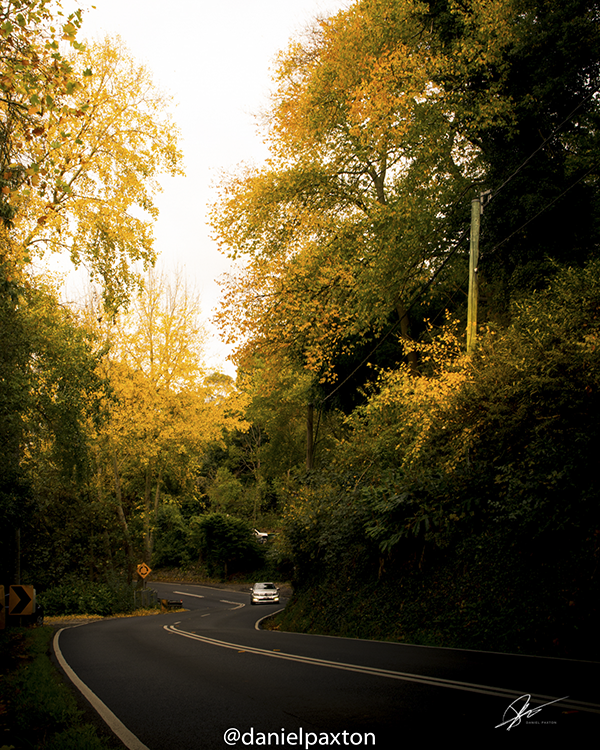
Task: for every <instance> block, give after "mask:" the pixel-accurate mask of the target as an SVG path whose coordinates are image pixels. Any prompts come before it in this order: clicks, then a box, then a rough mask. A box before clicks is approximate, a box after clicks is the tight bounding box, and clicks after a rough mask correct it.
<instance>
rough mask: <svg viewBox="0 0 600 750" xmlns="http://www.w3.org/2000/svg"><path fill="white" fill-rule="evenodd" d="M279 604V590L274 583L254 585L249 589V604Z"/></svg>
mask: <svg viewBox="0 0 600 750" xmlns="http://www.w3.org/2000/svg"><path fill="white" fill-rule="evenodd" d="M272 602H275V603H277V602H279V589H278V588H277V586H276V585H275V584H274V583H270V582H267V581H265V582H263V583H255V584H254V586H252V588H251V589H250V604H271V603H272Z"/></svg>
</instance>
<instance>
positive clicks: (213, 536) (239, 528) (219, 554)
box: [190, 513, 264, 576]
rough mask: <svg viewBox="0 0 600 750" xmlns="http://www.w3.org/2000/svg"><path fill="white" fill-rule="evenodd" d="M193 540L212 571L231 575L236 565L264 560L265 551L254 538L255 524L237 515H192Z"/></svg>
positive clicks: (243, 566)
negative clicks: (236, 516)
mask: <svg viewBox="0 0 600 750" xmlns="http://www.w3.org/2000/svg"><path fill="white" fill-rule="evenodd" d="M190 544H191V546H192V548H193V549H195V550H196V552H197V554H199V555H200V559H201V560H202V562H203V563H205V565H206V567H207V569H208V574H209V575H214V574H218V575H221V574H222V575H224V576H227V575H228V574H229V573H231V572H233V570H234V569H237V570H244V569H252V568H254V567H260V566H261V565H262V564H263V563H264V552H263V550H262V548H261V546H260V545H259V544H257V542H256V540H255V538H254V534H253V533H252V526H251V525H250V523H249V522H247V521H244V520H243V519H241V518H235V517H234V516H229V515H225V514H222V513H207V514H206V515H203V516H196V517H195V518H192V519H191V521H190Z"/></svg>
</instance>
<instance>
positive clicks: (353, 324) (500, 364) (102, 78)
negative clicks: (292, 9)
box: [0, 0, 600, 658]
mask: <svg viewBox="0 0 600 750" xmlns="http://www.w3.org/2000/svg"><path fill="white" fill-rule="evenodd" d="M17 6H18V7H17ZM598 12H599V11H598V6H597V3H596V2H595V1H592V0H567V1H565V2H561V3H550V2H546V0H493V1H492V0H490V2H487V3H481V2H474V1H471V0H465V2H462V3H455V2H449V1H448V2H446V1H445V0H440V1H439V2H438V1H437V0H436V2H433V1H429V0H424V1H421V0H419V1H417V0H357V1H356V2H354V3H352V4H350V5H349V7H348V8H347V9H346V10H344V11H341V12H340V13H338V14H337V15H336V16H334V17H332V18H327V19H318V20H316V21H315V23H314V24H313V25H312V26H311V27H310V28H309V29H308V30H307V32H306V33H305V34H303V35H299V36H298V38H296V39H294V40H292V41H291V43H290V45H289V47H288V48H287V49H285V50H283V51H282V52H281V54H280V56H279V57H278V60H277V63H276V68H275V73H274V80H273V92H272V99H271V102H270V105H269V107H268V108H267V111H266V112H265V113H264V118H263V124H264V127H265V139H266V142H267V143H268V145H269V147H270V149H271V158H270V160H269V161H268V162H265V164H263V165H262V166H258V167H256V168H250V167H245V166H242V167H240V169H239V170H238V171H237V172H236V173H234V174H232V175H229V176H228V177H224V178H223V181H222V183H221V184H220V190H219V193H218V195H217V197H216V199H215V203H214V206H213V207H212V214H211V216H212V218H211V222H212V227H213V232H214V238H215V240H216V241H217V242H219V244H220V246H221V248H222V250H223V252H224V253H226V254H228V255H229V256H230V257H232V258H235V259H236V261H237V263H236V271H235V273H232V274H231V275H230V276H228V277H227V279H226V280H225V281H224V283H223V297H222V308H221V310H220V312H219V313H218V316H217V317H218V320H219V321H220V325H221V327H222V331H223V335H224V337H225V338H226V339H227V340H228V341H229V342H230V343H231V344H232V345H233V346H234V355H233V356H234V359H235V363H236V365H237V367H238V371H237V378H236V379H235V380H234V379H232V378H230V377H228V376H226V375H223V374H222V373H219V372H213V371H212V370H211V369H210V368H208V367H207V366H206V362H205V334H204V331H203V327H202V324H201V308H200V302H201V301H200V300H199V299H198V296H197V295H196V294H195V292H194V290H193V289H191V288H190V287H189V286H188V284H187V283H186V279H185V278H184V277H183V276H182V275H181V274H177V273H171V274H170V273H167V272H166V271H162V270H160V267H154V263H155V260H156V258H155V253H154V249H153V244H152V231H151V229H152V217H153V216H154V215H155V213H156V208H155V206H154V202H153V197H154V192H155V189H156V186H157V182H156V181H157V180H158V179H159V178H160V175H161V174H171V175H173V174H179V173H180V170H181V153H180V151H179V146H178V142H177V130H176V128H175V127H174V126H173V123H172V122H171V119H170V115H169V102H168V99H167V98H165V97H164V96H163V95H162V94H161V93H160V92H158V91H157V90H156V89H155V87H154V86H153V84H152V81H151V77H150V74H149V72H148V71H146V70H145V69H143V68H142V67H141V66H137V64H136V63H135V61H133V60H131V59H130V57H129V55H128V53H127V51H126V50H125V49H124V48H123V46H122V44H121V43H120V42H117V41H116V40H113V41H111V40H107V41H106V42H104V43H103V44H101V45H97V44H90V45H87V46H86V45H84V44H83V43H82V42H81V41H80V38H82V37H83V36H85V25H84V23H83V22H82V16H81V14H79V13H75V14H73V15H72V16H71V17H70V18H68V19H66V18H62V17H61V22H60V23H61V24H62V27H61V28H60V29H59V28H58V26H59V23H58V20H57V18H58V17H57V18H54V17H53V16H52V13H51V10H50V6H49V4H48V3H47V2H46V0H26V1H25V2H20V3H8V4H5V5H3V6H2V8H1V9H0V15H1V19H0V20H1V21H2V23H0V34H1V35H2V42H3V45H4V47H3V49H8V50H10V51H11V54H10V55H8V54H7V55H4V56H3V57H2V58H1V60H0V64H1V65H2V76H0V88H1V94H2V96H1V97H0V112H1V113H2V117H0V136H1V139H0V145H1V148H0V160H1V164H0V218H1V219H2V223H1V226H0V291H1V292H2V294H1V295H0V374H1V378H0V417H1V419H0V450H1V452H2V459H3V472H2V475H1V476H0V570H2V571H3V576H4V580H3V583H4V585H5V586H8V585H10V584H11V583H14V582H15V580H16V578H17V576H18V575H19V573H20V578H21V582H23V583H32V584H34V585H35V586H36V588H37V590H38V595H39V598H40V601H42V602H43V604H44V606H45V607H46V614H47V615H51V614H54V615H62V614H65V615H66V614H75V613H77V612H79V613H82V612H86V613H92V612H96V613H98V614H99V615H112V614H115V613H118V612H128V611H129V610H130V609H131V607H132V606H133V603H132V595H131V594H132V581H134V580H135V577H136V566H137V565H138V564H139V563H141V562H145V563H146V564H147V565H148V566H149V567H150V568H152V570H153V575H155V576H156V578H157V580H159V579H160V578H161V576H172V575H173V571H176V576H177V577H180V578H181V580H195V581H215V582H232V581H242V582H243V581H251V580H257V579H263V580H264V579H266V580H275V581H280V582H281V581H290V582H292V583H293V587H294V594H293V597H292V600H291V602H290V604H289V605H288V608H287V610H286V612H285V613H282V614H281V615H279V616H278V617H277V618H275V620H274V622H273V623H272V626H273V627H281V628H289V629H297V630H303V631H311V632H327V633H332V634H333V633H338V634H343V635H349V636H359V637H368V638H381V639H393V640H397V641H401V642H413V643H414V642H417V643H431V644H436V645H442V646H453V647H469V648H485V649H489V650H507V651H513V652H520V653H532V654H544V655H554V656H573V657H577V658H600V652H599V650H598V645H597V642H596V639H595V637H594V634H595V633H597V632H598V630H599V628H600V604H599V602H600V577H599V562H600V502H599V501H600V479H599V477H598V473H597V472H596V471H595V464H596V459H597V445H598V444H600V434H599V431H600V419H599V416H600V211H599V209H600V201H599V197H600V193H599V191H600V174H599V169H600V167H599V164H598V158H597V154H598V153H599V144H598V138H599V134H600V127H599V126H600V110H599V101H600V97H599V94H598V92H599V91H600V74H599V70H600V65H599V61H600V32H599V27H598V24H597V19H598ZM57 29H58V31H57ZM15 61H17V62H15ZM17 63H18V64H17ZM134 74H135V75H134ZM132 76H133V78H132ZM140 85H141V86H142V89H143V92H144V93H143V98H142V100H141V101H142V103H141V104H139V101H140V100H139V97H138V98H135V95H136V92H137V94H140V91H138V89H136V86H140ZM111 92H113V93H114V92H116V93H114V95H113V94H112V93H111ZM129 95H131V97H133V98H134V99H135V106H134V105H133V103H132V102H133V100H132V99H130V98H129ZM113 105H114V106H115V107H118V112H119V113H120V114H119V115H118V117H117V115H116V113H115V111H113V109H112V107H113ZM114 117H116V119H113V118H114ZM119 118H121V119H119ZM107 121H110V122H111V123H114V127H112V126H111V128H107V127H104V125H105V123H106V122H107ZM473 198H475V199H479V200H481V202H482V203H483V204H484V205H485V207H484V211H483V214H482V215H481V217H480V218H481V233H480V257H479V262H478V265H477V269H476V271H475V270H474V269H472V270H471V271H470V270H469V256H470V248H469V234H470V231H471V219H470V216H471V201H472V199H473ZM141 209H143V210H141ZM136 216H138V217H139V216H144V217H145V219H144V220H142V219H139V218H134V217H136ZM119 217H126V220H124V221H121V220H120V218H119ZM53 252H57V253H59V252H64V253H67V254H69V255H70V257H71V258H72V259H73V260H74V261H75V262H76V263H85V265H86V267H87V268H89V269H90V275H91V286H90V292H89V295H88V299H86V300H82V301H81V304H79V305H66V304H64V303H63V302H61V300H60V294H59V289H58V285H57V283H56V282H55V281H54V280H52V279H50V278H47V277H42V275H40V273H39V272H38V271H37V270H36V269H37V265H36V263H35V260H36V258H39V257H40V256H43V255H47V254H50V253H53ZM142 267H143V268H142ZM140 269H141V270H140ZM475 274H476V278H477V280H478V290H479V297H478V320H477V325H476V326H475V328H474V330H475V333H476V339H475V343H474V344H473V345H472V346H470V347H469V351H467V340H466V339H467V337H466V328H467V320H468V319H469V318H470V317H471V318H472V313H473V309H472V308H473V305H472V303H471V309H470V311H469V303H468V296H469V285H470V281H471V287H472V286H473V279H474V275H475ZM469 312H470V313H471V316H470V315H469ZM471 330H472V331H473V326H471ZM255 530H258V531H260V532H262V533H268V541H267V542H266V543H264V544H261V543H259V538H258V537H257V535H256V531H255ZM263 539H264V537H263Z"/></svg>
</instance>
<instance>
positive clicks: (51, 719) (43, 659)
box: [0, 627, 111, 750]
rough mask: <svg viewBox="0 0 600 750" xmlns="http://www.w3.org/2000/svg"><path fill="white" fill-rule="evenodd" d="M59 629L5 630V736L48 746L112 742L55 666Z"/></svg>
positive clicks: (92, 747) (92, 746)
mask: <svg viewBox="0 0 600 750" xmlns="http://www.w3.org/2000/svg"><path fill="white" fill-rule="evenodd" d="M54 634H55V630H54V629H53V628H48V627H43V628H34V629H30V630H26V631H25V630H21V629H12V628H11V629H10V630H6V631H0V661H1V662H2V667H3V668H2V674H3V679H2V681H0V701H2V703H3V706H4V708H5V709H7V710H6V711H5V712H4V713H3V729H4V730H5V731H4V734H3V741H5V742H7V743H8V746H9V747H38V748H44V750H67V749H68V748H72V749H73V750H80V748H81V750H103V748H107V747H110V746H111V743H109V742H105V741H104V740H101V739H100V738H99V737H98V735H97V734H96V730H95V729H94V727H93V726H91V725H89V724H84V723H83V722H82V712H81V711H80V710H79V708H78V707H77V703H76V701H75V698H74V697H73V695H72V694H71V692H70V691H69V689H68V688H67V687H66V685H65V684H64V682H63V680H62V679H61V677H60V676H59V675H58V673H57V672H56V670H55V668H54V666H53V665H52V662H51V660H50V657H49V655H48V650H49V647H50V641H51V639H52V638H53V636H54Z"/></svg>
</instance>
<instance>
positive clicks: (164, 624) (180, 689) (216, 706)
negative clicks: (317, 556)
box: [55, 584, 600, 750]
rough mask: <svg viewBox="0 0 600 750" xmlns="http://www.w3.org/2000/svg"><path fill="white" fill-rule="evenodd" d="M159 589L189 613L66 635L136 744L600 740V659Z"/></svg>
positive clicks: (193, 748) (185, 747)
mask: <svg viewBox="0 0 600 750" xmlns="http://www.w3.org/2000/svg"><path fill="white" fill-rule="evenodd" d="M152 587H153V588H155V589H156V590H157V591H158V593H159V596H160V597H161V598H169V599H182V601H183V605H184V607H186V609H187V610H188V611H186V612H176V613H169V614H164V615H157V616H152V617H139V618H123V619H113V620H103V621H99V622H93V623H90V624H87V625H84V626H79V627H72V628H66V629H64V630H62V631H60V632H59V633H58V634H57V636H56V638H55V653H56V655H57V658H58V659H59V662H60V663H61V664H62V666H63V668H64V669H65V670H66V673H67V675H68V676H69V677H70V679H72V680H73V681H74V682H75V684H76V685H77V687H78V688H79V689H81V690H82V691H83V692H84V694H85V695H86V697H87V698H88V699H89V700H90V702H91V703H92V705H93V706H94V707H95V708H96V709H97V710H99V711H100V712H101V713H102V714H103V716H104V718H105V719H106V720H107V721H108V723H109V724H110V725H111V728H112V729H113V731H115V732H116V733H117V734H118V736H120V738H121V739H122V741H123V742H124V744H126V746H127V747H128V748H130V750H144V748H149V750H204V749H205V748H206V749H208V750H212V748H219V749H220V750H223V749H224V748H228V747H238V748H242V747H287V748H292V747H296V748H308V747H317V748H320V747H324V746H327V747H378V748H396V747H408V746H409V745H412V744H413V743H414V742H416V741H419V742H422V741H423V740H428V739H430V740H447V739H450V738H452V739H453V738H457V739H459V738H461V739H464V740H469V741H470V742H471V741H473V740H477V741H484V742H486V743H488V744H491V745H493V746H499V747H501V746H511V747H512V746H514V745H515V743H517V745H520V744H523V745H525V744H529V743H531V742H532V741H533V742H535V743H540V742H547V741H550V742H552V741H554V740H556V739H558V738H560V740H561V741H565V740H566V741H568V742H573V743H575V746H579V743H580V742H581V741H585V740H587V739H588V738H589V737H595V738H596V741H597V738H598V733H599V731H600V680H599V679H598V678H599V677H600V664H598V663H594V662H583V661H570V660H563V659H541V658H535V657H523V656H512V655H506V654H493V653H485V652H475V651H461V650H456V649H438V648H428V647H422V646H408V645H404V644H395V643H384V642H379V641H359V640H355V639H349V638H331V637H327V636H313V635H302V634H295V633H282V632H277V631H268V630H261V629H260V626H259V625H258V626H257V621H258V620H259V619H260V618H262V617H264V616H266V615H268V614H269V613H272V612H275V611H276V610H277V609H280V608H281V606H283V603H282V604H280V605H277V604H268V605H260V606H250V596H249V593H241V592H235V591H231V590H227V589H216V588H209V587H205V586H196V585H190V584H152ZM540 707H541V710H539V711H537V710H538V709H539V708H540ZM535 711H537V713H534V712H535Z"/></svg>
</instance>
